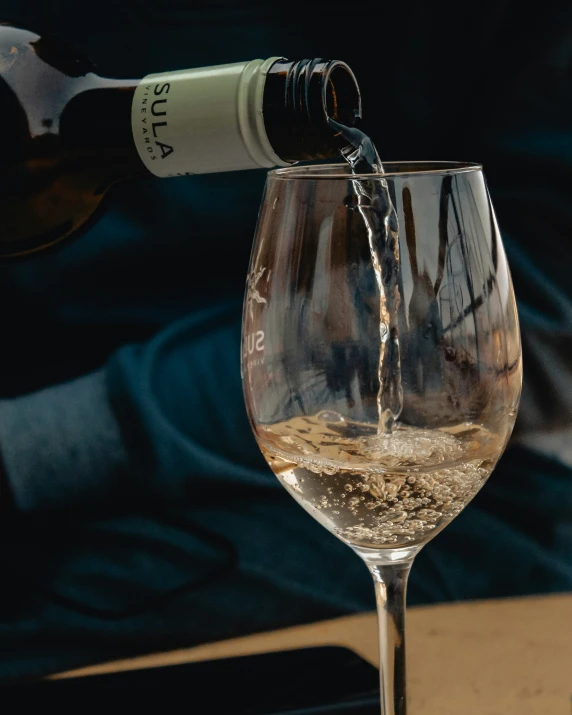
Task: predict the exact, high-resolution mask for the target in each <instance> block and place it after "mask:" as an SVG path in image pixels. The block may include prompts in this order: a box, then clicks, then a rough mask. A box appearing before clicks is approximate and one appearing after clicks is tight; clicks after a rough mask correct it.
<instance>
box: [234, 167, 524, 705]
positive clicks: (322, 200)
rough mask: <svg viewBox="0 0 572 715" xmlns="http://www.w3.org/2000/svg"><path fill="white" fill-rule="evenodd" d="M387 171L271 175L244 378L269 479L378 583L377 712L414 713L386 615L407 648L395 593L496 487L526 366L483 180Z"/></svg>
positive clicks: (249, 303) (470, 175)
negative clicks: (489, 485) (440, 538)
mask: <svg viewBox="0 0 572 715" xmlns="http://www.w3.org/2000/svg"><path fill="white" fill-rule="evenodd" d="M384 168H385V173H383V174H367V175H363V176H356V175H354V174H351V173H350V170H349V167H348V166H347V165H323V166H305V167H293V168H287V169H279V170H275V171H272V172H270V173H269V174H268V178H267V182H266V187H265V192H264V197H263V201H262V205H261V211H260V215H259V220H258V226H257V230H256V237H255V242H254V246H253V251H252V257H251V264H250V270H249V274H248V280H247V291H246V299H245V305H244V318H243V344H242V374H243V385H244V395H245V402H246V407H247V412H248V415H249V418H250V421H251V424H252V428H253V430H254V434H255V436H256V439H257V441H258V444H259V446H260V448H261V450H262V452H263V454H264V456H265V458H266V460H267V462H268V464H269V465H270V467H271V468H272V470H273V471H274V473H275V474H276V475H277V477H278V478H279V479H280V481H281V483H282V484H283V485H284V487H285V488H286V489H287V490H288V491H289V492H290V494H291V495H292V496H293V497H294V498H295V499H296V501H298V502H299V504H300V505H301V506H302V507H303V508H304V509H306V510H307V511H308V512H309V513H310V514H311V515H312V516H313V517H314V518H316V519H317V520H318V521H319V522H320V523H321V524H322V525H323V526H325V527H326V528H327V529H329V530H330V531H331V532H332V533H334V534H335V535H336V536H337V537H338V538H340V539H342V540H343V541H344V542H346V543H347V544H348V545H349V546H351V547H352V548H353V549H354V550H355V551H357V553H359V554H360V556H362V557H363V558H364V560H365V561H366V563H367V564H368V566H369V567H370V569H371V570H372V573H373V575H374V579H375V580H376V584H377V595H378V606H379V607H380V632H381V634H382V648H381V651H382V656H383V657H382V702H383V703H384V704H385V705H384V707H385V709H384V710H383V712H385V713H394V712H400V713H403V712H405V710H404V707H405V705H404V702H405V698H404V683H403V682H401V683H398V682H397V680H398V679H399V678H402V679H403V678H404V660H403V654H402V646H401V645H398V644H397V641H395V640H392V639H391V638H390V637H389V636H388V633H389V630H388V628H387V627H385V626H384V625H383V624H384V622H385V621H384V620H383V619H382V618H381V611H383V612H384V614H385V615H384V617H383V618H384V619H387V618H389V617H390V618H392V619H393V621H394V623H395V625H396V627H397V632H398V631H399V629H402V627H403V613H402V605H403V604H401V606H400V605H399V598H397V601H396V602H395V603H390V602H389V601H388V598H389V597H388V588H387V583H388V581H390V582H391V581H393V582H394V583H393V585H395V584H397V586H396V588H397V591H399V590H400V589H401V590H402V594H401V596H402V597H403V598H404V593H405V584H406V580H407V572H408V567H409V565H410V563H411V560H412V558H413V556H414V555H415V554H416V553H417V552H418V550H419V549H420V548H421V547H422V546H423V545H424V544H425V543H426V542H427V541H428V540H429V539H431V538H432V537H433V536H435V534H437V533H438V532H439V531H440V530H441V529H443V528H444V527H445V526H446V525H447V524H448V523H449V522H450V521H451V520H452V519H453V518H454V517H455V516H457V515H458V514H459V513H460V512H461V511H462V509H463V508H464V507H465V506H466V505H467V504H468V503H469V501H470V500H471V499H472V498H473V497H474V496H475V495H476V494H477V492H478V491H479V489H480V488H481V487H482V486H483V484H484V483H485V481H486V480H487V478H488V477H489V476H490V474H491V472H492V470H493V469H494V467H495V465H496V463H497V461H498V459H499V457H500V456H501V454H502V452H503V450H504V448H505V446H506V443H507V441H508V439H509V437H510V434H511V431H512V428H513V425H514V421H515V418H516V413H517V408H518V403H519V399H520V390H521V381H522V366H521V346H520V333H519V326H518V316H517V311H516V303H515V299H514V293H513V288H512V282H511V277H510V272H509V269H508V265H507V261H506V257H505V253H504V248H503V245H502V241H501V237H500V233H499V230H498V226H497V222H496V218H495V214H494V210H493V207H492V204H491V200H490V197H489V193H488V190H487V187H486V182H485V179H484V176H483V173H482V169H481V167H480V166H479V165H476V164H467V163H465V164H461V163H448V162H411V163H407V162H403V163H399V164H397V163H395V164H394V163H391V162H390V163H384ZM364 187H365V188H364ZM376 192H377V193H376ZM373 195H376V196H378V198H379V195H381V196H382V203H383V201H385V208H383V206H382V210H378V218H379V217H380V216H381V219H382V221H381V223H383V222H385V229H383V230H381V229H380V231H381V233H383V236H382V238H383V240H381V239H380V238H379V237H377V238H375V237H374V238H375V240H374V239H372V228H371V227H372V225H373V224H372V221H371V215H370V213H368V212H371V211H372V209H371V201H370V198H371V196H373ZM383 196H385V197H386V198H385V199H383ZM368 216H370V218H368ZM381 223H380V221H378V225H381ZM382 228H383V227H382ZM374 233H375V231H374ZM375 241H377V244H375ZM388 415H389V419H388V418H387V416H388ZM400 564H401V566H399V565H400ZM388 565H389V566H388ZM396 565H397V566H396ZM386 566H388V568H389V571H388V570H387V569H386V568H385V567H386ZM392 569H393V570H392ZM398 595H399V594H398ZM396 604H397V605H396ZM400 609H401V611H400ZM386 625H387V624H386ZM394 630H395V629H394ZM388 638H389V640H390V641H391V646H392V648H393V650H394V652H393V654H392V655H391V658H393V664H392V666H391V667H388V664H387V660H388V658H389V659H390V660H391V658H390V656H389V655H388V652H389V651H388V647H387V642H388ZM384 643H385V646H384V645H383V644H384ZM400 648H401V655H399V656H398V655H397V651H398V650H399V649H400ZM389 650H391V648H390V649H389ZM384 654H385V655H384ZM384 659H385V661H386V662H385V664H384V663H383V661H384ZM384 669H385V674H384V672H383V671H384ZM388 673H392V676H391V677H392V678H394V679H397V680H396V682H394V683H393V684H390V683H389V681H388V678H389V675H388ZM392 682H393V681H392ZM390 691H391V692H390Z"/></svg>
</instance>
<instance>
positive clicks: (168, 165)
mask: <svg viewBox="0 0 572 715" xmlns="http://www.w3.org/2000/svg"><path fill="white" fill-rule="evenodd" d="M168 74H171V75H177V74H180V73H176V72H173V73H168ZM181 85H182V83H181V81H180V78H179V80H178V81H176V80H175V78H174V77H167V76H166V75H148V76H147V77H144V78H143V80H141V82H140V83H139V85H138V86H137V87H136V89H135V94H134V97H133V105H132V108H131V121H132V127H133V138H134V140H135V146H136V147H137V151H138V152H139V156H140V157H141V160H142V161H143V163H144V164H145V166H146V167H147V169H149V171H150V172H151V173H152V174H155V176H178V175H184V174H188V173H192V172H189V171H188V170H187V166H186V164H185V162H184V156H182V154H183V152H182V147H181V138H180V137H177V131H176V130H177V125H178V124H179V123H180V122H177V121H176V119H175V117H176V114H177V113H179V114H180V113H181V109H182V108H181V100H182V97H181V95H182V91H181V90H182V89H183V87H182V86H181Z"/></svg>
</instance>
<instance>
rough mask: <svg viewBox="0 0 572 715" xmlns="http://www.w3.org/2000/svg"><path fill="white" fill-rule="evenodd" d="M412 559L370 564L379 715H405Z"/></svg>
mask: <svg viewBox="0 0 572 715" xmlns="http://www.w3.org/2000/svg"><path fill="white" fill-rule="evenodd" d="M412 563H413V559H410V560H407V561H403V562H398V563H383V564H381V563H377V564H371V563H370V564H369V569H370V571H371V573H372V575H373V580H374V583H375V597H376V601H377V619H378V629H379V692H380V698H381V715H406V712H407V700H406V693H405V596H406V591H407V579H408V577H409V571H410V570H411V564H412Z"/></svg>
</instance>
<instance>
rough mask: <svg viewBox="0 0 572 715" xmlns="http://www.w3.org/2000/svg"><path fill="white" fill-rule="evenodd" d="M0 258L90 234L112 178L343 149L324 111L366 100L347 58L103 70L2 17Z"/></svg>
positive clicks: (355, 113)
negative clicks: (133, 72) (119, 72)
mask: <svg viewBox="0 0 572 715" xmlns="http://www.w3.org/2000/svg"><path fill="white" fill-rule="evenodd" d="M0 102H1V106H2V112H1V113H0V133H1V136H2V137H3V139H4V144H3V150H2V152H1V154H0V260H2V261H4V262H5V261H9V260H13V259H17V258H21V257H25V256H27V255H29V254H32V253H36V252H38V251H42V250H45V249H48V248H50V247H52V246H55V245H57V244H60V243H61V242H62V241H67V240H68V239H71V238H73V237H75V236H77V235H78V234H79V233H81V232H82V230H85V229H86V227H88V226H89V224H90V222H91V221H92V220H93V219H94V217H95V216H96V215H97V213H98V211H97V210H98V208H99V207H100V204H101V201H102V198H103V197H104V195H105V193H106V192H107V190H108V189H109V188H110V187H111V186H112V185H113V184H115V183H116V182H118V181H121V180H123V179H129V178H134V177H138V176H145V175H147V176H149V175H155V176H159V177H170V176H181V175H188V174H203V173H212V172H223V171H237V170H242V169H253V168H271V167H273V166H284V165H287V164H290V163H295V162H298V161H303V160H309V159H325V158H331V157H335V156H337V155H339V151H340V149H341V148H343V142H344V140H343V138H342V137H341V135H340V134H337V133H335V132H333V131H332V129H331V127H330V126H329V125H328V118H333V119H334V120H336V121H337V122H339V123H342V124H344V125H350V126H351V125H353V124H354V122H355V121H356V119H357V118H359V117H360V116H361V99H360V92H359V88H358V85H357V82H356V79H355V77H354V75H353V73H352V71H351V69H350V68H349V67H348V66H347V65H346V64H345V63H344V62H341V61H337V60H332V61H327V60H322V59H311V60H308V59H303V60H296V61H294V60H287V59H284V58H280V57H272V58H269V59H266V60H260V59H255V60H251V61H249V62H238V63H235V64H227V65H220V66H215V67H202V68H197V69H189V70H181V71H173V72H162V73H158V74H151V75H148V76H146V77H144V78H143V79H140V80H117V79H108V78H103V77H100V76H99V75H97V74H96V72H95V67H94V66H93V64H92V63H91V62H90V61H89V60H88V59H86V58H85V57H83V56H82V55H81V54H79V53H78V52H77V51H75V50H74V49H73V48H71V47H69V46H68V45H67V44H66V43H65V42H62V41H61V40H60V39H58V38H54V37H52V36H39V35H37V34H35V33H34V32H31V31H29V30H26V29H22V28H18V27H14V26H13V25H7V24H0Z"/></svg>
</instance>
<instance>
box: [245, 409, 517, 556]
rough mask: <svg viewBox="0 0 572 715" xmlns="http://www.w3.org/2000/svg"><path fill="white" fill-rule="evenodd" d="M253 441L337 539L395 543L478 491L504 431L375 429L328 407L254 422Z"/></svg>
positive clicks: (453, 511)
mask: <svg viewBox="0 0 572 715" xmlns="http://www.w3.org/2000/svg"><path fill="white" fill-rule="evenodd" d="M258 440H259V444H260V448H261V449H262V452H263V454H264V456H265V457H266V460H267V461H268V464H269V465H270V467H271V469H272V470H273V472H274V473H275V474H276V476H277V477H278V478H279V480H280V481H281V483H282V484H283V485H284V486H285V487H286V489H287V490H288V491H289V492H290V494H291V495H292V496H293V497H294V498H295V499H296V500H297V501H298V502H299V503H300V504H301V505H302V506H303V507H304V508H305V509H306V510H307V511H308V512H309V513H310V514H312V516H314V517H315V518H316V519H317V520H318V521H319V522H320V523H321V524H322V525H323V526H325V527H326V528H327V529H329V530H330V531H332V532H333V533H335V534H336V535H337V536H339V537H340V538H341V539H342V540H343V541H345V542H347V543H349V544H353V545H355V546H360V547H365V548H383V547H390V548H396V547H399V546H406V545H409V546H411V545H413V544H417V543H423V542H425V541H427V539H428V538H429V536H430V535H433V533H435V531H437V530H440V529H441V528H443V527H444V526H446V525H447V524H448V523H449V522H450V521H451V520H452V519H453V518H454V517H455V516H457V514H459V512H461V511H462V509H463V508H464V507H465V506H466V505H467V503H468V502H469V501H470V500H471V499H472V498H473V497H474V496H475V495H476V494H477V492H478V491H479V489H480V488H481V487H482V485H483V483H484V482H485V480H486V479H487V478H488V477H489V475H490V474H491V472H492V470H493V468H494V466H495V464H496V461H497V459H498V455H499V454H500V453H501V452H502V447H503V444H502V438H501V437H500V436H499V435H496V434H493V433H491V432H489V431H487V430H486V429H484V428H482V427H478V426H474V425H469V424H460V425H455V426H451V427H447V428H444V429H439V430H430V429H422V428H416V427H406V426H402V425H395V426H394V428H393V430H392V433H391V434H380V433H379V432H378V430H377V429H376V427H375V426H374V425H370V424H365V423H359V422H352V421H349V420H346V419H345V418H344V417H343V416H342V415H340V414H337V413H335V412H332V411H325V412H321V413H319V414H317V415H314V416H311V417H295V418H293V419H291V420H288V421H285V422H280V423H276V424H273V425H266V426H262V425H261V426H259V431H258Z"/></svg>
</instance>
